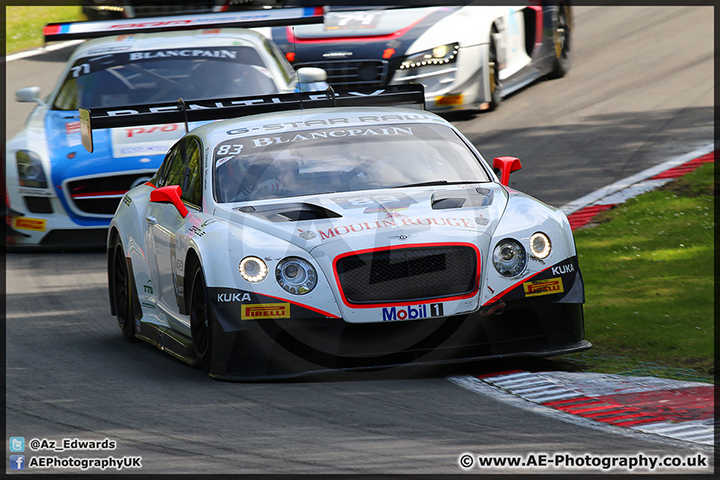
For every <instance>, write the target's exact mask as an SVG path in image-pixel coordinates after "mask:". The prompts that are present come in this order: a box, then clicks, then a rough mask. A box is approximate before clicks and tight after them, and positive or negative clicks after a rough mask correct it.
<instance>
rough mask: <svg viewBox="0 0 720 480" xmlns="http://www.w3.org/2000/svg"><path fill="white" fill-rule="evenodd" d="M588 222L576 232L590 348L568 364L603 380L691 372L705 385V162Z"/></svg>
mask: <svg viewBox="0 0 720 480" xmlns="http://www.w3.org/2000/svg"><path fill="white" fill-rule="evenodd" d="M594 222H595V224H594V225H593V226H591V227H589V228H582V229H579V230H577V231H576V232H575V239H576V243H577V249H578V255H579V262H580V268H581V271H582V274H583V279H584V280H585V293H586V304H585V329H586V332H585V333H586V335H585V337H586V338H587V339H588V340H590V341H591V342H592V343H593V345H594V348H593V349H592V350H591V351H590V352H589V353H588V354H576V355H569V356H568V357H567V359H568V360H572V361H577V362H579V363H580V364H585V365H586V366H587V367H588V368H590V369H596V370H598V371H604V372H608V373H611V372H610V371H614V373H618V371H627V370H642V371H650V370H653V369H655V370H657V369H662V368H666V369H669V370H673V369H674V370H679V371H688V369H690V370H692V372H694V374H696V376H697V377H698V378H705V379H706V381H712V375H713V373H714V367H713V366H714V333H715V332H714V228H715V217H714V164H712V163H710V164H706V165H704V166H702V167H700V168H699V169H697V170H695V171H694V172H692V173H690V174H688V175H686V176H684V177H682V178H679V179H677V180H674V181H672V182H671V183H669V184H667V185H665V186H664V187H662V188H661V189H658V190H655V191H653V192H649V193H646V194H644V195H641V196H639V197H636V198H634V199H631V200H629V201H628V202H626V203H624V204H622V205H619V206H618V207H616V208H614V209H612V210H609V211H606V212H603V213H601V214H600V215H598V216H597V217H596V218H595V219H594ZM598 223H599V224H598ZM692 374H693V373H691V375H692Z"/></svg>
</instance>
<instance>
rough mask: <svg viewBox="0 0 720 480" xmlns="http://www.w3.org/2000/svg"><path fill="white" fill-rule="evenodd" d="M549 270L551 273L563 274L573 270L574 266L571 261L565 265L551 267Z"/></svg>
mask: <svg viewBox="0 0 720 480" xmlns="http://www.w3.org/2000/svg"><path fill="white" fill-rule="evenodd" d="M551 270H552V274H553V275H565V274H566V273H572V272H574V271H575V267H574V266H573V264H572V263H568V264H567V265H559V266H557V267H552V269H551Z"/></svg>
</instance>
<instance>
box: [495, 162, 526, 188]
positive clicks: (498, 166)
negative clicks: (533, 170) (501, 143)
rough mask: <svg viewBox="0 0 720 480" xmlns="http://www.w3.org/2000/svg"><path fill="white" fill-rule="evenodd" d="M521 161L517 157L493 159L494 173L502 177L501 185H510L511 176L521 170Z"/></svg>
mask: <svg viewBox="0 0 720 480" xmlns="http://www.w3.org/2000/svg"><path fill="white" fill-rule="evenodd" d="M521 168H522V165H520V159H519V158H517V157H496V158H494V159H493V171H494V172H495V175H497V176H498V177H500V183H502V184H503V185H505V186H506V187H507V186H508V184H509V183H510V174H511V173H512V172H515V171H517V170H520V169H521Z"/></svg>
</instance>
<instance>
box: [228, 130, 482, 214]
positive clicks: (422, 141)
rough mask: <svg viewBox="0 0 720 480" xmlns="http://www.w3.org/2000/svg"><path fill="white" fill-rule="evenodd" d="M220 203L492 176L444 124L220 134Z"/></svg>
mask: <svg viewBox="0 0 720 480" xmlns="http://www.w3.org/2000/svg"><path fill="white" fill-rule="evenodd" d="M214 179H215V180H214V188H215V190H214V192H215V198H216V200H217V201H218V202H219V203H229V202H245V201H251V200H262V199H267V198H282V197H293V196H299V195H310V194H323V193H332V192H347V191H358V190H375V189H381V188H394V187H410V186H418V185H441V184H450V183H476V182H487V181H489V180H490V179H489V177H488V173H487V172H486V171H485V169H483V167H482V166H481V165H480V162H479V160H478V158H477V157H476V156H475V155H474V154H473V152H472V151H471V150H470V149H469V148H468V146H467V145H466V144H465V143H464V142H463V141H462V139H460V137H458V135H457V134H456V133H455V132H454V131H453V130H452V129H451V128H449V127H447V126H442V125H431V124H385V125H378V126H368V127H342V128H339V127H336V128H328V129H319V130H312V131H292V132H283V133H273V134H272V135H269V134H266V135H261V136H252V137H244V138H235V139H231V140H226V141H223V142H222V143H219V144H218V145H217V146H216V147H215V151H214Z"/></svg>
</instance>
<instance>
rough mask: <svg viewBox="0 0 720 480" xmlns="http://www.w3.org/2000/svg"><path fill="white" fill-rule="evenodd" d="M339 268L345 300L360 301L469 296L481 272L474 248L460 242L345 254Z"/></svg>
mask: <svg viewBox="0 0 720 480" xmlns="http://www.w3.org/2000/svg"><path fill="white" fill-rule="evenodd" d="M335 271H336V274H337V277H338V280H339V282H340V289H341V290H342V293H343V296H344V297H345V299H346V300H347V302H348V303H350V304H358V305H363V304H382V303H407V302H413V301H420V300H430V299H436V298H438V299H439V298H447V297H458V296H467V295H470V294H472V293H473V292H474V291H475V289H476V288H477V278H478V273H479V272H478V259H477V253H476V250H475V249H474V248H472V247H470V246H457V245H449V246H444V245H443V246H427V247H425V246H422V247H404V248H392V249H381V250H374V251H371V252H365V253H358V254H350V255H344V256H342V257H340V258H338V259H337V260H336V262H335Z"/></svg>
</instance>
